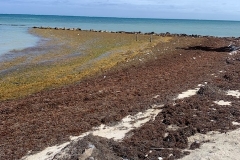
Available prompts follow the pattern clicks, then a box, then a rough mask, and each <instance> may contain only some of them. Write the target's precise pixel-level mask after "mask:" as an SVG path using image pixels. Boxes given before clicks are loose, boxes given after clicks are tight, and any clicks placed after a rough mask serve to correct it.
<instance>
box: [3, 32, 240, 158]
mask: <svg viewBox="0 0 240 160" xmlns="http://www.w3.org/2000/svg"><path fill="white" fill-rule="evenodd" d="M34 32H36V33H37V34H41V35H42V36H43V37H49V36H51V38H52V39H53V41H49V42H48V43H47V44H46V45H47V46H46V48H48V47H50V46H56V44H57V47H55V48H54V47H53V48H51V49H50V50H47V53H45V54H44V53H43V55H42V56H38V57H33V58H34V59H32V60H31V61H30V62H32V63H33V64H35V65H36V64H37V63H38V62H41V61H46V60H52V59H53V58H54V61H53V62H51V63H50V65H48V66H44V65H43V64H41V65H39V66H37V65H36V66H34V65H29V68H27V69H26V68H25V69H24V71H23V72H14V74H9V75H8V76H7V77H6V79H5V80H6V81H5V82H4V83H5V84H6V83H8V82H11V84H13V86H12V87H15V88H16V87H22V86H24V85H26V84H27V83H26V82H30V81H21V79H22V78H24V77H26V76H28V78H29V79H30V80H32V81H33V82H36V80H39V81H41V82H44V80H46V82H47V81H49V79H47V78H48V77H47V76H49V77H50V78H52V79H53V80H54V79H55V78H56V77H57V78H58V79H57V80H58V81H59V79H61V78H62V77H61V76H64V77H66V78H69V79H70V80H76V79H74V78H75V77H76V76H79V75H80V74H82V72H80V71H79V70H77V69H80V70H81V69H82V68H81V67H82V66H81V64H85V66H87V68H88V69H90V68H92V69H94V68H95V69H99V70H98V71H99V72H95V71H94V70H92V75H90V76H87V77H85V78H83V79H79V77H77V80H76V81H64V83H63V84H62V85H59V86H57V87H52V88H48V89H42V88H41V89H42V90H40V91H34V92H32V93H31V94H29V95H25V96H22V97H18V98H15V99H9V100H4V101H1V102H0V113H1V117H0V122H1V125H0V135H1V136H0V142H1V143H0V159H20V158H22V157H24V156H25V155H27V153H28V152H29V151H31V154H34V153H38V152H40V151H42V150H44V149H45V148H46V147H50V146H54V145H57V144H62V143H64V142H68V141H69V137H70V136H79V135H81V134H83V133H86V132H88V131H90V130H91V129H92V128H94V127H98V126H101V125H106V126H109V127H112V126H115V125H116V124H118V123H120V122H121V121H122V119H123V118H124V117H125V118H126V117H128V118H129V117H131V118H130V119H131V120H133V121H134V120H135V121H134V123H136V124H139V123H141V124H142V122H143V121H144V122H145V121H146V119H145V118H143V117H144V114H143V117H141V116H139V115H140V113H144V111H146V110H151V109H154V106H155V107H156V106H159V105H160V106H161V107H160V108H159V109H161V112H159V113H158V112H156V114H157V115H156V116H153V118H152V119H151V120H150V121H147V122H146V123H143V124H142V125H141V126H140V127H139V128H137V125H136V126H135V127H133V130H131V131H130V132H128V133H127V134H126V136H125V138H124V139H123V140H121V141H120V142H119V141H114V140H111V139H110V140H109V139H105V138H101V137H97V136H91V135H90V136H87V137H85V138H84V139H83V140H81V141H79V143H76V145H77V146H75V144H74V145H70V147H72V148H70V149H72V150H74V154H72V155H71V154H70V157H71V156H73V157H72V158H79V157H81V156H83V155H82V153H84V151H85V152H86V153H88V151H89V152H90V150H88V149H89V146H88V145H89V143H91V144H92V145H94V146H95V149H93V150H92V151H91V152H90V153H91V154H90V156H92V157H96V158H100V157H101V156H106V157H112V156H115V157H114V158H115V159H118V158H119V159H120V158H129V159H144V158H146V155H147V157H148V158H150V159H151V158H152V159H153V158H154V159H157V158H159V157H160V158H165V159H171V158H173V159H179V158H182V157H184V156H186V155H187V154H189V153H190V152H189V151H186V150H185V149H189V145H192V147H193V148H194V145H195V146H199V147H200V148H201V146H204V144H205V143H206V142H205V141H203V142H200V144H195V143H194V142H192V141H191V140H188V138H189V137H191V136H193V135H198V134H204V135H205V134H206V133H208V132H209V131H219V132H221V133H224V132H226V133H228V131H231V130H235V129H237V128H239V126H238V125H236V124H239V123H240V108H239V106H240V105H239V95H238V92H237V90H240V85H239V74H238V72H239V68H240V63H239V60H238V58H239V53H238V52H236V53H231V54H230V48H228V47H226V46H228V45H229V40H228V39H226V38H215V37H196V38H195V37H174V36H173V37H161V36H156V37H154V38H153V41H152V42H151V43H150V42H149V35H141V36H140V37H139V41H136V39H135V35H132V34H119V33H112V34H109V33H105V32H103V33H102V32H101V33H99V32H89V31H82V32H78V31H75V32H74V31H69V30H55V29H51V30H48V29H35V30H34ZM78 34H79V35H78ZM86 35H87V36H86ZM66 37H67V38H66ZM85 37H87V38H88V39H87V38H85ZM96 37H98V39H99V41H93V39H96ZM157 38H159V39H157ZM113 39H115V41H113ZM230 40H232V41H234V40H235V39H234V38H233V39H231V38H230ZM86 42H88V43H86ZM116 44H117V45H116ZM236 45H237V46H238V45H240V44H239V42H238V41H236ZM79 46H81V47H83V46H84V47H85V48H84V50H83V48H80V49H79V48H76V47H79ZM96 46H98V47H100V46H102V47H100V48H97V47H96ZM89 48H90V49H89ZM77 49H79V50H77ZM227 49H229V50H227ZM80 51H81V52H80ZM83 51H84V53H85V54H72V53H83ZM93 53H95V54H93ZM89 55H92V57H91V56H90V57H88V56H89ZM82 57H85V59H81V58H82ZM99 57H100V58H99ZM102 58H103V59H102ZM84 60H86V61H84ZM91 60H93V61H91ZM101 60H103V61H101ZM80 62H81V63H80ZM83 62H86V63H83ZM89 62H91V63H90V66H89ZM92 62H93V63H92ZM112 62H114V63H112ZM95 63H97V64H96V66H94V64H95ZM99 66H101V67H99ZM104 66H106V67H105V68H104ZM34 67H35V68H34ZM79 67H80V68H79ZM83 68H84V67H83ZM100 68H102V70H101V69H100ZM75 71H77V72H75ZM81 71H82V70H81ZM19 73H20V74H19ZM55 73H57V74H56V75H55ZM59 73H60V74H59ZM69 73H74V74H72V75H71V74H69ZM76 73H77V75H76ZM13 75H15V76H16V79H11V76H13ZM19 75H20V76H19ZM31 75H33V76H31ZM46 75H47V76H46ZM51 75H54V76H52V77H51ZM7 78H9V79H10V80H9V79H7ZM34 78H39V79H34ZM41 78H43V79H41ZM29 79H27V80H29ZM16 80H17V81H16ZM66 80H68V79H66ZM16 82H17V83H18V84H16ZM19 82H24V83H19ZM65 82H67V83H65ZM69 82H70V83H69ZM1 84H3V83H1ZM9 84H10V83H9ZM29 84H31V83H29ZM33 84H35V83H33ZM198 84H201V86H200V85H198ZM42 85H43V83H40V86H42ZM35 87H36V88H38V87H39V85H38V83H37V84H36V86H35ZM196 87H198V88H197V89H194V88H196ZM8 88H10V87H9V86H8ZM30 88H33V85H32V84H31V85H30ZM38 89H39V88H38ZM189 89H191V90H190V91H189ZM17 91H18V92H19V93H20V90H17ZM185 91H188V92H185ZM227 91H229V92H227ZM233 91H235V92H233ZM193 92H197V94H193ZM1 93H2V92H1ZM180 93H182V94H180ZM225 93H226V94H227V95H226V94H225ZM179 94H180V95H179ZM186 94H188V95H189V94H192V96H191V97H188V96H186ZM222 104H224V105H223V106H222ZM226 104H227V105H226ZM229 105H230V106H229ZM134 115H137V117H138V118H139V119H137V118H135V117H134ZM128 121H129V119H125V120H124V121H123V122H128ZM129 122H131V121H129ZM232 122H234V123H232ZM134 123H132V124H134ZM127 126H129V125H127ZM106 128H108V127H106ZM120 128H121V127H120ZM121 131H123V130H121ZM109 133H110V132H109ZM189 143H192V144H189ZM81 144H82V145H81ZM236 146H237V147H238V145H236ZM199 147H196V148H199ZM76 148H77V150H75V149H76ZM90 148H91V147H90ZM72 150H71V151H72ZM62 151H63V153H67V155H68V154H69V153H68V151H67V150H62ZM71 151H70V152H71ZM75 151H76V152H75ZM150 151H151V152H150ZM196 152H200V151H199V150H196ZM213 153H214V152H213ZM48 154H51V153H48ZM190 155H191V154H190ZM57 156H60V157H61V155H57ZM85 156H86V155H85ZM136 157H137V158H136ZM103 158H105V157H103ZM66 159H67V158H66ZM70 159H71V158H70Z"/></svg>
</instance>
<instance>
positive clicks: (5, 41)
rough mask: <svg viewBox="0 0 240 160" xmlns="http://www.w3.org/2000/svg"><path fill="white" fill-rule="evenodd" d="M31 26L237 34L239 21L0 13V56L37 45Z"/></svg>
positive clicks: (235, 35) (215, 34) (239, 25)
mask: <svg viewBox="0 0 240 160" xmlns="http://www.w3.org/2000/svg"><path fill="white" fill-rule="evenodd" d="M33 26H38V27H40V26H43V27H66V28H81V29H84V30H89V29H94V30H108V31H141V32H155V33H165V32H170V33H179V34H181V33H185V34H198V35H211V36H218V37H240V30H239V29H240V21H219V20H216V21H215V20H177V19H146V18H106V17H78V16H46V15H44V16H42V15H6V14H0V55H4V54H6V53H8V52H11V51H13V50H22V49H24V48H28V47H32V46H34V45H36V44H37V42H38V41H39V38H38V37H35V36H33V35H31V34H29V33H28V29H29V28H31V27H33ZM0 58H1V57H0Z"/></svg>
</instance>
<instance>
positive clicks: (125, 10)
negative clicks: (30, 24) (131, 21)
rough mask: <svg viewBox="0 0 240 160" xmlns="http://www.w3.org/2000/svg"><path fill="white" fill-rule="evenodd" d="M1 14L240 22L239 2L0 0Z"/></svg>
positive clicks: (232, 0)
mask: <svg viewBox="0 0 240 160" xmlns="http://www.w3.org/2000/svg"><path fill="white" fill-rule="evenodd" d="M0 14H37V15H73V16H94V17H127V18H166V19H209V20H240V1H239V0H0Z"/></svg>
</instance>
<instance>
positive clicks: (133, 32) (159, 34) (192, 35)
mask: <svg viewBox="0 0 240 160" xmlns="http://www.w3.org/2000/svg"><path fill="white" fill-rule="evenodd" d="M32 28H34V29H54V30H69V31H89V32H101V33H103V32H105V33H121V34H135V35H137V34H139V35H154V36H162V37H165V36H170V37H195V38H197V37H198V38H201V37H203V38H208V37H209V38H236V39H239V38H240V37H231V36H211V35H199V34H186V33H170V32H165V33H156V32H141V31H138V32H137V31H132V32H127V31H107V30H94V29H89V30H82V29H81V28H65V27H63V28H61V27H43V26H41V27H36V26H34V27H32Z"/></svg>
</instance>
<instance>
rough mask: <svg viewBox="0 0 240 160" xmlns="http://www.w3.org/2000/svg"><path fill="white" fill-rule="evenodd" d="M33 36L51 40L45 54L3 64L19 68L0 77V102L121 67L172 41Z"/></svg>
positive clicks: (47, 32)
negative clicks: (155, 47)
mask: <svg viewBox="0 0 240 160" xmlns="http://www.w3.org/2000/svg"><path fill="white" fill-rule="evenodd" d="M30 32H31V33H33V34H36V35H39V36H41V37H44V38H48V39H49V41H48V42H46V44H44V45H43V47H46V48H48V50H47V51H46V52H45V53H41V54H36V55H35V56H34V57H32V58H31V59H30V60H27V57H26V56H22V57H18V58H15V59H13V60H11V61H8V62H4V63H0V70H7V69H9V68H11V67H14V66H15V67H20V66H21V67H20V69H19V70H14V71H11V72H9V73H8V74H5V75H2V76H1V77H0V100H6V99H14V98H20V97H23V96H26V95H29V94H32V93H35V92H38V91H41V90H43V89H48V88H53V87H59V86H62V85H66V84H71V83H74V82H77V81H80V80H81V79H82V78H85V77H87V76H92V75H94V74H96V73H100V72H101V71H104V70H109V69H111V68H112V67H114V66H116V65H117V64H118V63H125V62H126V61H127V60H130V59H133V58H134V57H135V56H137V55H139V54H143V51H144V50H147V49H149V48H151V47H152V46H153V45H155V44H156V43H159V42H167V41H169V40H170V38H169V37H160V36H154V37H153V41H152V42H151V43H150V41H149V38H150V36H149V35H139V36H138V41H136V35H134V34H121V33H105V32H104V33H100V32H89V31H69V30H54V29H33V30H31V31H30Z"/></svg>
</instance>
